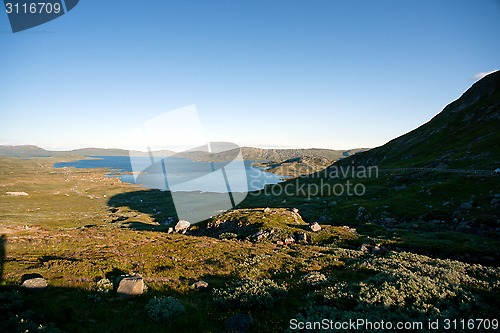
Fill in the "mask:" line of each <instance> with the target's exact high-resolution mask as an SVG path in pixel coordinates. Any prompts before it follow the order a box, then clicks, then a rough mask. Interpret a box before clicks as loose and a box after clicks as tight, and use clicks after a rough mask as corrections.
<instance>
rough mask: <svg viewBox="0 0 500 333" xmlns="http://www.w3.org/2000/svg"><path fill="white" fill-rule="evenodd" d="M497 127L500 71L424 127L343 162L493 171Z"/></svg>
mask: <svg viewBox="0 0 500 333" xmlns="http://www.w3.org/2000/svg"><path fill="white" fill-rule="evenodd" d="M499 129H500V71H497V72H494V73H492V74H490V75H488V76H486V77H484V78H483V79H481V80H480V81H478V82H476V83H475V84H474V85H473V86H472V87H471V88H469V89H468V90H467V91H466V92H465V93H464V94H463V95H462V96H461V97H460V98H459V99H457V100H456V101H454V102H452V103H450V104H449V105H448V106H446V107H445V108H444V109H443V111H442V112H440V113H439V114H438V115H436V116H435V117H434V118H432V119H431V120H430V121H429V122H427V123H426V124H424V125H422V126H420V127H418V128H417V129H415V130H413V131H411V132H409V133H407V134H405V135H403V136H400V137H398V138H396V139H394V140H392V141H390V142H388V143H387V144H385V145H383V146H381V147H378V148H375V149H372V150H370V151H368V152H364V153H362V154H358V155H356V156H354V157H352V158H349V159H348V160H344V161H342V162H341V164H343V163H349V164H351V163H352V162H354V164H356V165H378V166H380V167H382V168H408V167H426V168H444V169H446V168H449V169H471V170H473V169H480V170H494V169H496V168H498V167H499V166H500V151H499V149H498V144H499V143H500V131H499Z"/></svg>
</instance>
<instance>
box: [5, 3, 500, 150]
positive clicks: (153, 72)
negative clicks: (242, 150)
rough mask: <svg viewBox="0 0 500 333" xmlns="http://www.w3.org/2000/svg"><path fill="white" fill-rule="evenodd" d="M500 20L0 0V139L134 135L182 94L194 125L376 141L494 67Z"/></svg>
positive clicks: (442, 6) (275, 142) (124, 144)
mask: <svg viewBox="0 0 500 333" xmlns="http://www.w3.org/2000/svg"><path fill="white" fill-rule="evenodd" d="M499 31H500V1H498V0H478V1H470V0H442V1H435V0H420V1H401V0H393V1H388V0H380V1H368V0H366V1H363V0H355V1H350V0H346V1H335V0H263V1H261V0H240V1H231V0H226V1H222V0H211V1H206V0H198V1H195V0H148V1H132V0H107V1H97V0H82V1H80V3H79V4H78V5H77V6H76V7H75V8H74V9H73V10H71V11H70V12H68V13H66V14H65V15H63V16H61V17H59V18H57V19H55V20H53V21H50V22H48V23H46V24H43V25H40V26H38V27H35V28H32V29H29V30H25V31H22V32H18V33H12V30H11V28H10V25H9V21H8V17H7V15H6V13H3V12H0V116H1V118H0V144H10V145H22V144H33V145H38V146H40V147H43V148H46V149H55V150H63V149H74V148H81V147H102V148H125V149H140V148H141V147H142V145H141V144H140V143H138V142H137V141H136V140H135V139H134V135H131V133H134V131H135V130H136V129H137V128H138V127H140V126H141V124H144V123H147V122H152V121H153V122H154V119H159V118H158V117H160V118H161V116H162V115H163V114H165V113H167V112H169V111H172V110H176V109H179V108H183V107H188V108H190V109H192V107H193V106H195V108H196V111H197V113H198V115H199V121H200V124H201V125H200V126H201V128H202V130H203V137H204V138H206V140H207V141H228V142H233V143H236V144H238V145H240V146H255V147H263V148H331V149H350V148H357V147H365V148H371V147H376V146H380V145H383V144H384V143H386V142H388V141H390V140H391V139H393V138H395V137H398V136H400V135H402V134H404V133H407V132H408V131H411V130H412V129H415V128H417V127H418V126H420V125H422V124H423V123H425V122H427V121H429V120H430V119H431V118H432V117H433V116H435V115H436V114H437V113H439V112H440V111H441V110H442V109H443V107H444V106H446V105H447V104H448V103H450V102H451V101H453V100H455V99H457V98H458V97H460V95H461V94H462V93H463V92H464V91H465V90H467V89H468V88H469V87H470V86H471V85H472V84H473V83H474V82H475V81H476V80H478V79H479V78H480V77H481V76H482V75H484V73H488V72H491V71H494V70H497V69H499V68H500V64H499V60H500V56H499V55H500V40H499V39H500V37H499V33H498V32H499ZM481 73H483V74H481ZM189 106H190V107H189ZM152 119H153V120H152ZM169 126H170V128H171V129H172V128H177V126H176V125H175V124H169ZM169 126H167V127H166V128H165V130H166V131H168V130H169V128H168V127H169ZM178 128H184V127H178Z"/></svg>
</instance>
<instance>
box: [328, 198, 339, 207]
mask: <svg viewBox="0 0 500 333" xmlns="http://www.w3.org/2000/svg"><path fill="white" fill-rule="evenodd" d="M328 206H331V207H333V206H337V201H335V200H333V201H330V202H329V203H328Z"/></svg>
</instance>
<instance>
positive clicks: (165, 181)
mask: <svg viewBox="0 0 500 333" xmlns="http://www.w3.org/2000/svg"><path fill="white" fill-rule="evenodd" d="M255 162H256V161H246V160H238V161H236V160H234V161H228V162H200V161H193V160H190V159H186V158H178V157H167V158H164V159H162V160H157V161H152V160H151V159H150V157H148V156H141V157H133V159H132V160H131V159H130V157H129V156H93V157H92V158H91V159H82V160H78V161H71V162H59V163H56V164H54V167H56V168H64V167H74V168H107V169H110V170H112V172H111V173H110V174H108V176H110V177H118V178H119V179H120V180H121V181H123V182H128V183H133V184H139V185H142V186H144V187H146V188H152V189H161V190H169V191H172V192H180V191H201V192H219V193H226V192H249V191H256V190H261V189H263V188H264V186H266V185H268V184H277V183H280V182H282V181H283V180H284V179H285V178H286V177H285V176H283V177H280V176H276V175H274V174H272V173H269V172H265V171H263V170H262V169H260V168H257V167H254V166H252V164H254V163H255Z"/></svg>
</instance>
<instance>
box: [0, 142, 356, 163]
mask: <svg viewBox="0 0 500 333" xmlns="http://www.w3.org/2000/svg"><path fill="white" fill-rule="evenodd" d="M363 150H364V149H350V150H331V149H315V148H312V149H263V148H253V147H242V148H241V153H242V155H243V158H244V159H245V160H252V161H270V162H275V163H279V162H285V161H288V160H290V159H293V158H304V157H306V158H320V159H327V160H330V161H331V163H333V162H334V161H337V160H339V159H340V158H344V157H347V156H350V155H352V154H355V153H357V152H359V151H363ZM129 154H131V155H133V156H148V155H149V153H146V152H141V151H135V150H132V151H129V150H125V149H105V148H81V149H74V150H68V151H53V150H46V149H43V148H40V147H37V146H33V145H23V146H0V156H12V157H54V156H129ZM153 154H155V155H162V156H171V155H176V156H177V157H185V158H189V159H192V160H198V161H210V160H215V161H226V160H232V159H233V158H234V156H235V155H236V154H237V152H236V151H234V150H228V151H224V152H222V153H217V154H211V155H210V154H209V153H207V152H202V151H189V152H181V153H176V152H173V151H170V150H161V151H154V152H153Z"/></svg>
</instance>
